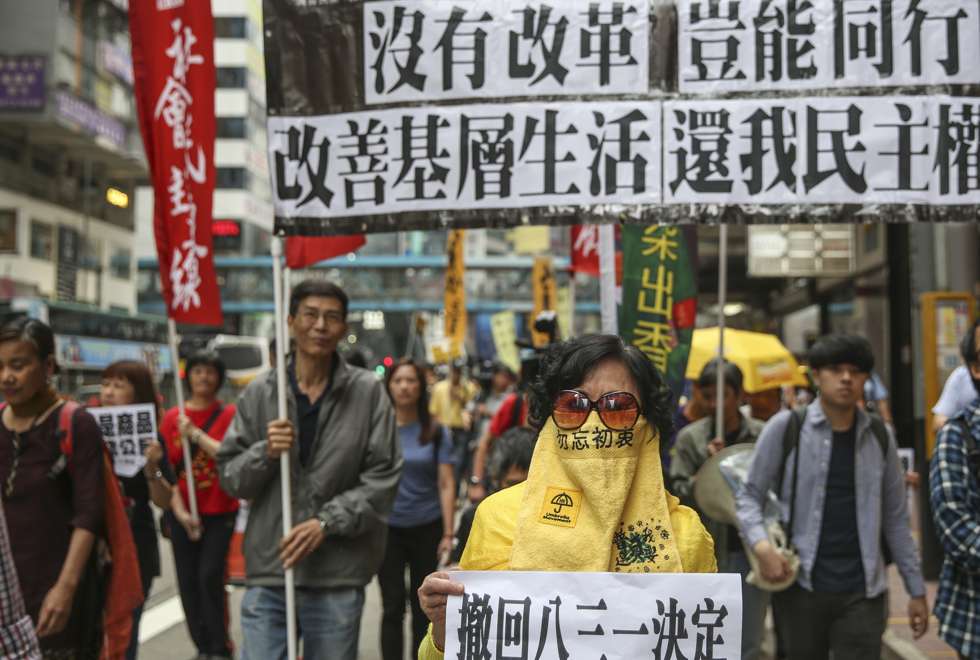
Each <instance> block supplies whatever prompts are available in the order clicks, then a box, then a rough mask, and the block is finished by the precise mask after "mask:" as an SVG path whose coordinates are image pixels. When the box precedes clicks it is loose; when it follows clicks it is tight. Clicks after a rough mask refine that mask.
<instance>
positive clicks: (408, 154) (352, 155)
mask: <svg viewBox="0 0 980 660" xmlns="http://www.w3.org/2000/svg"><path fill="white" fill-rule="evenodd" d="M268 128H269V162H270V163H271V164H272V169H273V172H272V187H273V203H274V205H275V210H276V215H277V216H278V217H323V218H329V217H346V216H357V215H370V214H378V213H397V212H400V211H425V210H440V209H452V210H460V209H480V208H528V207H535V206H552V205H565V204H574V205H583V206H584V205H593V204H609V203H617V204H659V203H660V201H661V194H660V151H661V150H660V104H659V103H651V102H649V101H629V102H612V101H609V102H596V103H540V104H520V103H515V104H507V105H487V104H484V105H457V106H447V107H441V106H432V107H426V108H400V109H397V110H377V111H373V112H372V111H368V112H355V113H349V114H338V115H318V116H314V117H270V118H269V122H268Z"/></svg>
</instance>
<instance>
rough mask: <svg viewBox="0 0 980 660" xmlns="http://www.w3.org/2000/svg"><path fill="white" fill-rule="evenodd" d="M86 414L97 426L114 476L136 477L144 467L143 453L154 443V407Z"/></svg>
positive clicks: (92, 410) (91, 410)
mask: <svg viewBox="0 0 980 660" xmlns="http://www.w3.org/2000/svg"><path fill="white" fill-rule="evenodd" d="M88 412H89V414H91V415H92V417H94V418H95V421H96V422H98V424H99V429H101V431H102V439H103V440H104V441H105V444H106V446H107V447H108V448H109V453H110V454H111V455H112V465H113V468H114V470H115V473H116V474H117V475H118V476H120V477H133V476H135V475H136V474H137V473H138V472H139V471H140V470H142V469H143V466H144V465H146V457H145V456H144V455H143V452H145V451H146V448H147V447H148V446H150V443H152V442H156V441H157V421H156V406H154V405H153V404H152V403H140V404H136V405H133V406H107V407H105V408H89V409H88Z"/></svg>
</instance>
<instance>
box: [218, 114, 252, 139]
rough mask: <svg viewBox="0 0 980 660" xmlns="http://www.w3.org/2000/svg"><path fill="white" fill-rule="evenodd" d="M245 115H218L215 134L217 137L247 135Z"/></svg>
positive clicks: (241, 136)
mask: <svg viewBox="0 0 980 660" xmlns="http://www.w3.org/2000/svg"><path fill="white" fill-rule="evenodd" d="M246 124H247V122H246V119H245V117H218V125H217V136H218V137H219V138H244V137H248V131H247V125H246Z"/></svg>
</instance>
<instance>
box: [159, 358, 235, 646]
mask: <svg viewBox="0 0 980 660" xmlns="http://www.w3.org/2000/svg"><path fill="white" fill-rule="evenodd" d="M184 374H185V376H184V381H185V383H186V384H187V389H188V391H189V392H190V397H189V398H188V399H187V401H186V403H185V405H184V410H183V411H181V410H179V409H178V408H171V409H170V410H168V411H167V414H166V415H165V416H164V418H163V423H162V424H161V425H160V432H161V433H162V434H163V437H164V438H165V440H166V442H167V451H168V452H169V459H170V463H171V464H172V465H174V466H175V468H176V471H177V474H178V476H179V481H178V484H177V485H178V488H177V489H176V490H175V491H174V496H173V500H172V511H171V513H170V514H168V515H167V518H168V520H169V522H170V524H169V530H170V542H171V545H172V546H173V552H174V564H175V565H176V568H177V585H178V587H179V589H180V602H181V604H182V605H183V607H184V620H185V621H186V623H187V629H188V631H189V632H190V636H191V640H192V641H193V642H194V646H195V647H196V648H197V650H198V653H199V654H201V655H206V656H212V657H218V658H227V657H231V639H230V637H229V635H228V613H227V609H228V601H227V597H226V594H225V558H226V557H227V556H228V546H229V545H230V544H231V536H232V533H233V532H234V531H235V516H236V515H237V511H238V500H237V499H235V498H234V497H230V496H229V495H228V494H227V493H226V492H225V491H224V490H222V488H221V485H220V484H219V483H218V470H217V465H216V463H215V460H214V456H215V454H217V452H218V447H220V446H221V444H222V441H223V438H224V437H225V434H226V433H227V430H228V426H229V425H230V424H231V421H232V419H233V418H234V416H235V406H234V405H230V404H227V405H226V404H225V403H223V402H222V401H221V400H220V399H219V398H218V390H220V389H221V385H222V384H223V383H224V380H225V365H224V363H223V362H222V361H221V360H220V359H219V358H218V356H217V355H215V354H213V353H206V352H202V353H195V354H194V355H192V356H191V357H189V358H188V359H187V362H186V365H185V367H184ZM184 442H189V443H191V469H192V470H193V481H194V492H195V495H196V496H197V508H198V519H197V520H195V519H194V518H193V516H192V515H191V513H190V511H189V510H188V506H189V500H188V496H189V493H188V484H187V482H188V479H187V474H186V472H185V470H184V446H183V443H184Z"/></svg>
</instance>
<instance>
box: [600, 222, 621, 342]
mask: <svg viewBox="0 0 980 660" xmlns="http://www.w3.org/2000/svg"><path fill="white" fill-rule="evenodd" d="M599 310H600V313H601V316H602V332H603V333H605V334H607V335H617V334H619V318H618V317H617V314H616V227H615V226H614V225H608V224H607V225H600V226H599Z"/></svg>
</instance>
